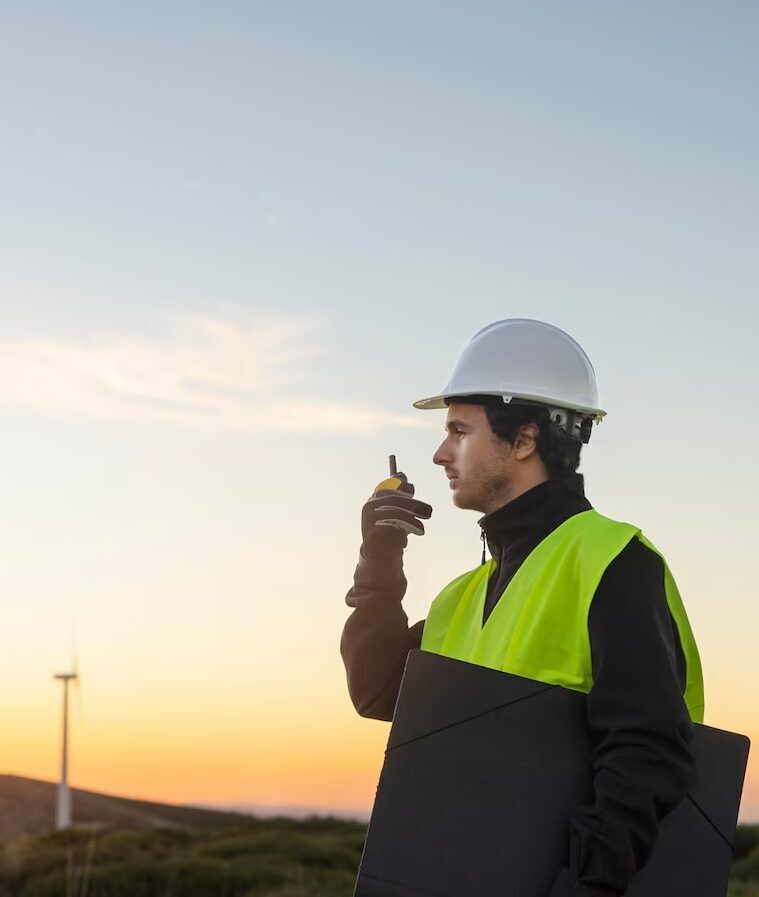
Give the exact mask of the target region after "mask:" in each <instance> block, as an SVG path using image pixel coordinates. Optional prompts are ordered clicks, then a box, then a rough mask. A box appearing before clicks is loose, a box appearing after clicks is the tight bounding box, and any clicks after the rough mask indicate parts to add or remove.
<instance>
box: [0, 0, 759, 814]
mask: <svg viewBox="0 0 759 897" xmlns="http://www.w3.org/2000/svg"><path fill="white" fill-rule="evenodd" d="M757 26H759V10H757V7H756V5H755V4H753V3H749V2H726V3H722V4H719V6H718V7H717V6H716V5H714V4H710V3H703V2H698V0H696V2H693V0H689V2H687V3H686V2H669V3H665V4H662V3H653V2H645V0H644V2H639V3H636V4H621V3H609V2H608V0H604V2H601V0H588V2H575V3H571V4H569V3H558V2H545V0H534V2H531V3H529V4H517V3H511V2H497V3H496V2H486V0H471V2H469V3H466V4H462V3H453V2H448V0H436V2H431V0H414V2H412V3H408V2H404V3H400V2H395V0H389V2H386V3H383V4H368V3H356V2H350V3H348V2H335V0H323V2H321V3H318V4H316V3H309V2H303V0H301V2H291V0H282V2H278V3H276V4H274V3H263V2H254V0H249V2H244V3H243V2H225V0H221V2H218V3H214V4H201V3H196V2H182V3H179V2H166V0H164V2H153V3H144V2H134V3H131V4H128V5H124V4H116V3H111V2H105V3H103V2H100V3H97V4H96V3H92V2H72V3H68V4H63V5H62V4H60V3H51V2H47V3H46V2H39V3H35V4H21V3H12V2H8V3H2V4H0V107H1V108H2V110H3V114H2V117H1V118H0V160H1V162H2V164H1V165H0V203H1V205H2V212H3V214H2V215H0V452H1V454H0V457H1V458H2V464H0V496H2V508H3V512H2V514H0V538H1V540H2V542H1V544H2V563H0V600H1V601H2V608H3V623H2V626H1V627H0V676H2V680H3V682H4V687H3V689H2V690H0V713H2V716H3V726H2V727H0V770H1V771H5V772H13V773H17V774H22V775H29V776H35V777H40V778H47V779H53V778H55V777H56V775H57V772H58V751H59V727H60V687H59V686H58V685H57V684H56V683H55V682H54V681H53V680H52V674H53V673H54V672H59V671H61V670H64V669H66V668H67V667H68V666H69V665H70V664H71V662H72V656H73V654H74V653H76V655H77V662H78V664H79V668H80V672H81V688H80V690H79V692H78V694H75V695H74V696H73V702H72V703H73V707H72V713H73V719H72V759H71V776H72V781H73V783H74V784H75V785H77V786H80V787H85V788H90V789H94V790H102V791H107V792H111V793H117V794H123V795H127V796H135V797H142V798H148V799H155V800H165V801H176V802H182V803H190V802H195V803H212V804H240V803H250V804H258V805H276V806H287V805H298V806H309V807H314V808H317V809H321V810H323V811H328V810H332V811H334V810H339V811H341V812H356V813H365V812H366V811H367V810H368V808H369V807H370V806H371V801H372V797H373V793H374V788H375V785H376V781H377V776H378V772H379V769H380V768H381V763H382V754H383V750H384V745H385V741H386V739H387V734H388V725H387V724H386V723H382V722H377V721H371V720H365V719H361V718H360V717H358V716H357V715H356V714H355V712H354V711H353V708H352V706H351V704H350V701H349V699H348V695H347V691H346V688H345V676H344V671H343V667H342V662H341V660H340V656H339V650H338V646H339V639H340V633H341V630H342V626H343V623H344V621H345V619H346V617H347V615H348V608H347V607H346V606H345V603H344V595H345V592H346V590H347V589H348V588H349V586H350V584H351V581H352V572H353V567H354V565H355V560H356V555H357V550H358V545H359V541H360V529H359V517H360V509H361V505H362V503H363V501H364V500H365V498H366V497H367V495H368V494H369V493H370V492H371V490H372V488H373V487H374V484H375V483H376V482H378V481H379V480H381V479H382V478H383V477H384V476H385V474H386V470H387V466H386V465H387V455H388V454H389V453H390V452H394V453H395V454H396V455H397V456H398V461H399V465H400V467H401V468H402V469H403V470H404V471H405V472H406V473H407V474H408V476H409V477H410V479H411V480H412V481H413V482H414V483H415V485H416V489H417V494H418V495H419V497H420V498H423V499H424V500H426V501H429V502H430V503H431V504H432V505H433V507H434V514H433V517H432V519H431V520H430V522H429V525H428V532H427V535H425V536H424V537H423V538H422V539H418V540H414V541H412V544H411V545H410V546H409V549H408V551H407V553H406V572H407V577H408V580H409V588H408V593H407V597H406V598H405V600H404V604H405V608H406V611H407V613H408V615H409V618H410V620H411V622H415V621H416V620H419V619H422V618H424V616H425V614H426V611H427V608H428V607H429V604H430V602H431V601H432V599H433V598H434V596H435V595H436V594H437V592H438V591H439V590H440V589H441V588H442V587H443V586H444V585H445V584H446V583H447V582H448V581H450V580H451V579H452V578H453V577H454V576H456V575H458V574H460V573H461V572H463V571H465V570H467V569H470V568H471V567H474V566H476V564H477V563H478V560H479V551H480V542H479V538H478V535H479V530H478V527H477V524H476V519H477V515H476V514H474V513H471V512H463V511H460V510H457V509H455V508H454V507H453V506H452V505H451V501H450V493H449V490H448V489H447V483H446V481H445V478H444V476H443V474H442V472H441V471H440V470H439V469H437V468H435V467H434V465H433V464H432V461H431V457H432V454H433V452H434V450H435V448H436V447H437V445H438V443H439V442H440V440H441V439H442V427H443V415H442V413H441V412H432V411H427V412H419V411H416V410H415V409H413V408H412V407H411V403H412V402H413V401H414V400H416V399H418V398H422V397H425V396H428V395H432V394H434V393H435V392H437V391H438V390H439V389H440V388H441V387H442V386H443V385H444V383H445V382H446V380H447V378H448V375H449V373H450V370H451V368H452V366H453V364H454V362H455V359H456V357H457V355H458V353H459V351H460V350H461V348H462V347H463V345H464V344H465V343H466V342H467V340H468V339H469V338H470V337H471V336H472V335H473V334H474V333H475V332H476V331H477V330H479V329H480V328H481V327H482V326H484V325H485V324H487V323H489V322H490V321H494V320H499V319H502V318H507V317H529V318H537V319H540V320H545V321H549V322H551V323H553V324H556V325H557V326H559V327H562V328H563V329H565V330H566V331H568V332H569V333H570V334H571V335H572V336H574V337H575V338H576V339H577V340H578V341H579V342H580V343H581V344H582V346H583V347H584V349H585V350H586V351H587V353H588V355H589V356H590V358H591V360H592V361H593V364H594V366H595V369H596V372H597V375H598V380H599V386H600V393H601V402H602V405H603V407H604V408H605V410H606V411H607V412H608V416H607V418H606V419H605V421H604V422H603V423H602V425H601V426H600V427H598V428H597V429H596V431H595V432H594V434H593V438H592V441H591V444H590V445H589V446H587V448H586V449H584V450H583V464H582V468H581V470H582V472H583V473H584V475H585V478H586V488H587V494H588V496H589V498H590V500H591V501H592V502H593V504H594V505H595V506H596V507H597V508H598V509H599V510H600V511H601V512H602V513H605V514H607V515H609V516H611V517H615V518H617V519H622V520H628V521H630V522H634V523H635V524H636V525H638V526H640V527H642V529H643V530H644V532H645V533H646V535H647V536H648V537H649V538H650V539H651V540H652V541H653V542H654V543H655V544H656V545H657V547H658V548H659V549H660V550H661V551H662V553H663V554H664V555H665V557H666V558H667V561H668V563H669V565H670V567H671V569H672V571H673V573H674V575H675V577H676V579H677V581H678V584H679V586H680V590H681V592H682V594H683V597H684V601H685V604H686V607H687V610H688V614H689V617H690V620H691V623H692V626H693V629H694V631H695V634H696V638H697V641H698V644H699V647H700V651H701V656H702V661H703V666H704V675H705V683H706V698H707V711H706V722H707V723H708V724H710V725H714V726H719V727H723V728H727V729H731V730H733V731H738V732H743V733H745V734H748V735H749V736H751V737H753V738H754V739H756V738H757V737H759V709H757V708H759V701H757V692H758V689H757V682H758V681H759V652H758V651H757V642H758V641H759V610H758V609H757V602H756V598H757V595H756V587H755V580H756V575H755V569H754V568H755V565H754V559H753V551H754V550H755V546H754V541H755V532H756V524H755V515H756V509H757V506H758V504H759V478H758V477H757V474H756V471H755V467H756V463H755V458H754V451H755V448H756V446H757V445H759V415H757V413H756V390H757V386H759V360H758V355H759V353H757V349H756V334H757V330H758V328H759V311H757V298H758V297H757V282H758V280H759V278H758V275H759V253H758V252H757V251H756V246H757V237H758V236H759V233H758V232H759V224H758V223H757V221H758V220H757V216H756V209H757V207H758V206H759V180H758V179H757V172H756V159H757V158H758V157H759V108H757V107H758V106H759V100H758V99H757V93H756V90H755V85H756V83H758V82H759V61H757V56H756V53H755V35H756V30H757ZM742 818H743V819H745V820H749V819H754V820H759V759H757V758H753V759H752V761H751V762H750V766H749V773H748V778H747V782H746V788H745V791H744V801H743V807H742Z"/></svg>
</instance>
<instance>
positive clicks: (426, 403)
mask: <svg viewBox="0 0 759 897" xmlns="http://www.w3.org/2000/svg"><path fill="white" fill-rule="evenodd" d="M469 396H499V397H500V398H502V399H503V400H504V401H505V402H506V403H508V402H511V400H512V399H519V400H521V401H525V402H533V403H534V404H536V405H545V406H546V407H549V408H566V409H567V410H568V411H578V412H580V413H581V414H587V415H589V416H592V417H593V418H595V420H601V418H603V417H606V412H605V411H603V410H602V409H601V408H591V407H590V406H585V405H583V406H580V405H572V406H571V407H570V406H569V405H567V403H566V401H559V400H557V399H552V398H550V397H549V396H538V395H527V394H525V393H518V394H517V393H513V394H512V393H503V392H493V390H491V389H481V390H479V389H478V390H472V391H471V392H466V393H462V392H453V393H443V394H441V395H438V396H431V397H430V398H428V399H419V400H418V401H416V402H414V408H418V409H419V410H420V411H433V410H436V409H437V410H439V409H441V408H447V407H448V406H447V405H446V399H463V398H468V397H469Z"/></svg>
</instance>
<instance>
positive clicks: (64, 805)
mask: <svg viewBox="0 0 759 897" xmlns="http://www.w3.org/2000/svg"><path fill="white" fill-rule="evenodd" d="M53 678H54V679H58V680H59V681H60V682H62V683H63V750H62V752H61V780H60V782H59V783H58V792H57V794H56V800H55V827H56V829H62V828H70V827H71V789H70V788H69V682H77V683H78V681H79V674H78V673H77V671H76V662H74V665H73V672H71V673H56V674H55V675H54V676H53Z"/></svg>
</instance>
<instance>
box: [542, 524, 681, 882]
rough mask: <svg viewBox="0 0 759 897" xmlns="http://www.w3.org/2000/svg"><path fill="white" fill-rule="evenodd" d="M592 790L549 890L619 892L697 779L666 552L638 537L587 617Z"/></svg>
mask: <svg viewBox="0 0 759 897" xmlns="http://www.w3.org/2000/svg"><path fill="white" fill-rule="evenodd" d="M588 628H589V633H590V642H591V653H592V660H593V687H592V689H591V691H590V693H589V695H588V704H587V707H588V724H589V728H590V733H591V737H592V740H593V744H594V754H593V795H592V797H591V798H590V800H589V801H588V802H587V803H586V804H584V805H582V806H580V807H578V808H577V810H576V811H575V812H574V813H573V814H572V816H571V817H570V820H569V868H568V869H563V870H562V871H561V873H560V874H559V876H558V878H557V879H556V881H555V883H554V888H553V891H552V893H551V897H569V895H588V897H619V895H623V894H624V893H625V891H626V890H627V888H628V886H629V883H630V879H631V878H632V876H633V875H634V873H635V872H636V871H637V870H638V869H640V868H641V867H642V866H643V865H644V864H645V863H646V861H647V860H648V858H649V856H650V855H651V851H652V850H653V848H654V845H655V843H656V838H657V834H658V827H659V822H660V821H661V820H662V819H663V818H664V817H665V816H666V815H667V814H668V813H669V812H671V811H672V810H673V809H674V808H675V807H676V806H677V805H678V804H679V803H680V801H681V800H682V799H683V797H684V796H685V793H686V791H687V790H688V788H689V787H690V786H691V785H692V783H693V780H694V778H695V764H694V760H693V756H692V754H691V752H690V749H689V743H690V740H691V737H692V732H693V727H692V723H691V719H690V714H689V712H688V709H687V707H686V706H685V702H684V700H683V691H684V688H685V678H686V677H685V661H684V659H683V654H682V648H681V646H680V640H679V636H678V634H677V627H676V626H675V623H674V621H673V620H672V616H671V614H670V612H669V607H668V605H667V599H666V593H665V590H664V565H663V562H662V559H661V558H660V557H659V556H658V555H657V554H656V553H655V552H653V551H651V550H650V549H649V548H647V547H646V546H644V545H643V544H642V543H641V542H640V541H639V540H638V539H637V538H635V539H633V540H632V542H630V543H629V545H628V546H627V547H626V548H625V549H624V550H623V551H622V552H621V553H620V555H619V556H618V557H617V558H616V559H615V560H614V561H613V562H612V563H611V564H610V565H609V567H608V568H607V570H606V572H605V573H604V575H603V577H602V579H601V582H600V583H599V586H598V588H597V590H596V594H595V596H594V598H593V603H592V605H591V610H590V615H589V618H588Z"/></svg>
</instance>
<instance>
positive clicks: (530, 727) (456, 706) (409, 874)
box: [355, 651, 749, 897]
mask: <svg viewBox="0 0 759 897" xmlns="http://www.w3.org/2000/svg"><path fill="white" fill-rule="evenodd" d="M585 702H586V698H585V695H583V694H580V693H579V692H575V691H571V690H569V689H565V688H561V687H560V686H555V685H546V684H545V683H543V682H536V681H534V680H532V679H524V678H521V677H519V676H513V675H511V674H509V673H502V672H498V671H495V670H490V669H487V668H485V667H480V666H475V665H473V664H469V663H463V662H461V661H456V660H450V659H448V658H445V657H441V656H439V655H436V654H430V653H427V652H424V651H412V652H411V653H410V654H409V656H408V660H407V663H406V672H405V675H404V679H403V683H402V685H401V691H400V695H399V698H398V704H397V707H396V711H395V718H394V720H393V726H392V729H391V732H390V739H389V741H388V745H387V750H386V754H385V763H384V766H383V769H382V774H381V776H380V781H379V785H378V786H377V796H376V800H375V803H374V809H373V811H372V816H371V821H370V824H369V830H368V834H367V839H366V845H365V848H364V855H363V858H362V861H361V867H360V870H359V875H358V880H357V882H356V890H355V897H546V895H547V894H548V893H549V892H550V889H551V885H552V882H553V880H554V878H555V876H556V873H557V872H558V870H559V869H560V868H561V866H562V865H564V864H565V863H566V853H567V844H568V825H567V819H568V817H569V815H570V814H571V813H572V811H573V810H574V809H575V808H576V807H577V805H578V804H579V803H581V802H583V801H584V800H586V799H587V798H588V796H589V795H590V794H591V792H592V788H591V781H592V780H591V769H590V757H591V745H590V740H589V735H588V732H587V727H586V722H585ZM695 728H696V731H695V734H694V741H693V744H692V749H693V751H694V753H695V755H696V761H697V767H698V782H697V784H696V786H695V787H694V788H693V789H692V790H691V791H690V792H689V793H688V794H687V796H686V797H685V798H684V800H683V801H682V803H681V804H680V805H679V806H678V807H677V808H676V809H675V810H674V811H673V812H672V813H671V814H670V815H669V816H667V817H666V818H665V819H664V820H663V822H662V824H661V827H660V832H659V838H658V841H657V844H656V847H655V849H654V852H653V854H652V856H651V858H650V860H649V862H648V863H647V865H646V866H645V867H644V868H643V869H642V870H641V871H640V872H639V873H638V874H637V875H636V876H635V878H634V879H633V882H632V884H631V886H630V888H629V889H628V891H627V895H626V897H725V894H726V893H727V885H728V879H729V875H730V861H731V857H732V842H733V837H734V834H735V828H736V823H737V818H738V808H739V804H740V798H741V791H742V788H743V779H744V775H745V771H746V763H747V760H748V751H749V741H748V739H747V738H746V737H744V736H743V735H735V734H733V733H731V732H724V731H722V730H720V729H713V728H710V727H708V726H702V725H696V727H695Z"/></svg>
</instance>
